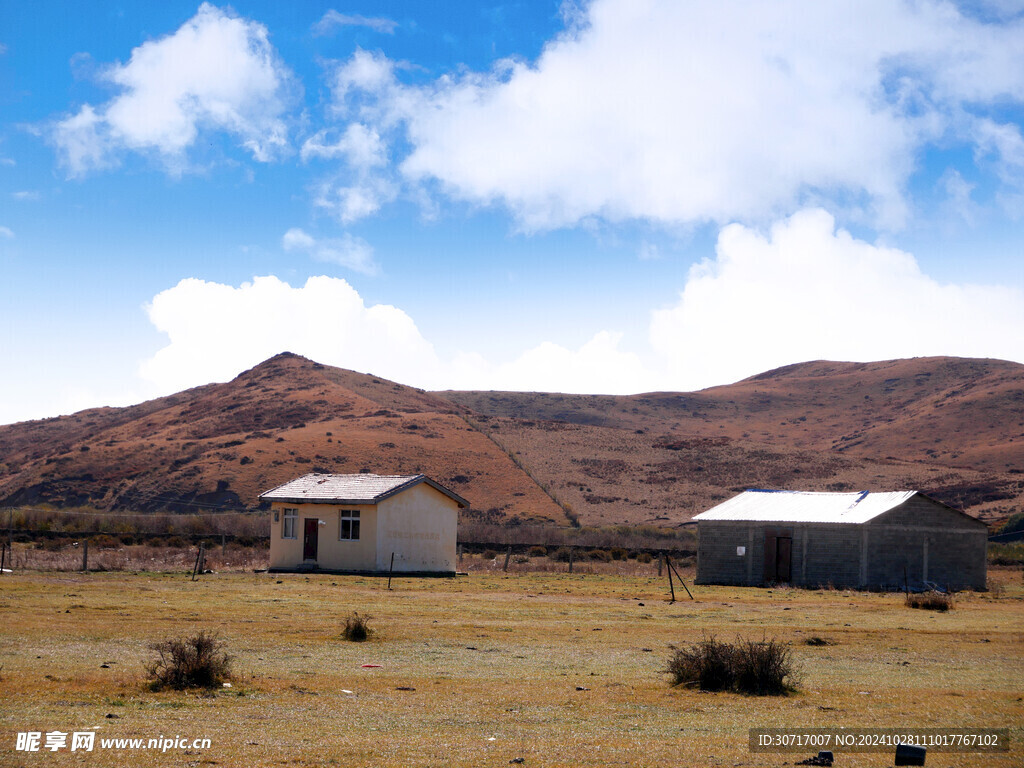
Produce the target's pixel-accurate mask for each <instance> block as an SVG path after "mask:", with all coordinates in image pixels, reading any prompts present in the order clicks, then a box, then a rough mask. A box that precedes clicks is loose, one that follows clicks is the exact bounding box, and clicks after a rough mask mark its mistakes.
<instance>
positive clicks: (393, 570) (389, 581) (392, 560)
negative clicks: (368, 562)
mask: <svg viewBox="0 0 1024 768" xmlns="http://www.w3.org/2000/svg"><path fill="white" fill-rule="evenodd" d="M394 572H395V553H394V552H392V553H391V567H390V568H388V589H389V590H390V589H391V574H392V573H394Z"/></svg>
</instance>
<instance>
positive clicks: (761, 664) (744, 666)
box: [735, 639, 793, 696]
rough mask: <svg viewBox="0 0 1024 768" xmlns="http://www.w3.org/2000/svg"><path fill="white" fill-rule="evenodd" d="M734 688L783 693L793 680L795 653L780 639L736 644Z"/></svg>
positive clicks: (742, 690) (752, 692)
mask: <svg viewBox="0 0 1024 768" xmlns="http://www.w3.org/2000/svg"><path fill="white" fill-rule="evenodd" d="M735 658H736V682H735V689H736V690H737V691H739V692H740V693H750V694H753V695H755V696H782V695H784V694H786V692H787V691H789V690H790V687H791V686H790V685H789V684H787V682H786V681H787V678H788V679H789V681H790V683H792V681H793V656H792V654H791V653H790V651H789V647H788V646H786V645H784V644H783V643H781V642H779V641H778V640H774V639H773V640H760V641H757V640H744V641H740V642H738V643H737V644H736V657H735Z"/></svg>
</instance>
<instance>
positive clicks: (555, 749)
mask: <svg viewBox="0 0 1024 768" xmlns="http://www.w3.org/2000/svg"><path fill="white" fill-rule="evenodd" d="M991 576H992V582H993V584H994V585H996V587H997V588H996V589H993V590H992V591H990V592H989V593H986V594H976V595H975V594H966V595H960V596H958V599H957V602H956V607H955V609H954V610H952V611H949V612H948V613H944V614H939V613H935V612H932V611H920V610H916V611H915V610H910V609H908V608H906V607H905V606H904V604H903V598H902V596H901V595H891V594H889V595H887V594H869V593H859V592H846V591H804V590H791V589H776V590H763V589H744V588H729V587H698V588H696V589H694V595H695V597H696V598H697V599H696V600H695V601H692V602H691V601H689V600H687V599H685V596H684V601H682V602H677V603H674V604H669V603H668V602H667V600H666V597H667V594H666V593H667V589H666V584H665V582H664V581H663V580H659V579H658V578H657V577H656V576H654V575H653V574H650V575H648V574H643V573H635V574H631V575H630V574H612V573H590V574H571V575H570V574H566V573H537V572H529V571H520V572H514V573H508V574H502V573H500V572H488V571H486V570H473V571H471V572H470V575H469V576H466V577H460V578H458V579H451V580H429V579H423V580H418V579H416V580H400V581H396V582H395V583H394V588H393V590H392V591H388V590H387V588H386V580H383V579H373V578H360V577H339V576H321V575H315V576H300V575H290V576H271V575H267V574H253V573H242V572H235V573H223V574H217V575H207V576H204V577H202V578H201V579H199V580H197V581H195V582H192V581H190V580H189V579H188V577H187V576H186V575H183V574H181V573H130V572H120V573H92V574H76V573H61V572H47V571H26V572H16V573H14V574H6V575H4V576H2V577H0V627H2V630H0V665H2V668H0V678H2V680H0V691H2V695H0V765H3V766H67V765H76V766H77V765H93V766H107V765H119V766H151V765H158V766H161V765H175V766H181V765H189V766H212V765H217V766H281V765H288V766H324V765H336V766H346V767H349V766H466V767H467V768H468V767H470V766H472V767H473V768H476V767H478V766H488V765H493V766H505V765H509V763H510V761H512V760H515V759H517V758H523V759H524V761H525V762H524V763H523V764H524V765H526V766H624V765H628V766H646V765H650V766H655V765H657V766H691V765H692V766H698V765H724V766H761V765H764V766H781V765H784V764H792V763H794V762H795V761H796V760H801V759H803V758H806V757H809V756H810V755H812V754H813V753H814V752H815V750H813V749H809V750H807V752H806V753H803V754H751V753H750V752H749V751H748V748H747V732H748V729H749V728H751V727H834V726H848V727H897V726H899V727H949V728H957V727H960V728H966V727H1009V728H1010V729H1011V744H1012V747H1011V752H1010V753H1008V754H1002V755H986V756H984V757H983V758H982V757H981V756H979V755H976V754H950V753H947V754H934V753H930V754H929V756H928V765H930V766H943V767H945V766H954V767H957V768H958V767H960V766H975V765H979V764H984V765H988V766H1011V765H1012V766H1016V765H1021V764H1024V743H1022V739H1024V700H1022V699H1024V682H1022V681H1024V653H1022V651H1024V584H1022V580H1021V572H1020V571H1019V570H1011V569H993V571H992V574H991ZM353 610H358V611H359V613H360V614H364V615H365V614H369V615H370V616H372V617H373V619H372V622H371V626H372V627H374V628H375V629H376V633H375V634H374V636H373V637H372V639H371V640H369V641H368V642H365V643H348V642H345V641H343V640H342V639H341V637H340V635H341V630H342V627H343V623H344V618H345V617H346V616H347V615H348V614H349V613H350V612H351V611H353ZM198 629H207V630H215V631H217V632H218V633H219V634H220V636H221V637H222V638H223V639H224V640H226V641H227V644H228V648H229V650H230V651H231V652H232V653H233V654H234V656H235V661H234V666H235V669H236V671H237V673H238V674H237V677H236V679H235V681H234V682H233V684H232V687H231V688H224V689H221V690H218V691H216V692H213V693H207V694H197V693H174V692H161V693H152V692H150V691H148V690H146V688H145V686H144V684H143V667H144V664H145V662H146V661H147V660H148V659H150V658H151V655H152V654H151V652H150V651H149V650H148V645H149V644H151V643H153V642H155V641H159V640H162V639H164V638H167V637H169V636H175V635H181V634H184V633H186V632H189V631H194V630H198ZM705 634H714V635H717V636H719V637H722V638H725V639H733V638H735V637H737V636H742V637H757V638H759V637H762V636H768V637H775V638H778V639H780V640H782V641H784V642H787V643H791V644H792V649H793V654H794V656H795V657H796V659H797V661H798V663H799V665H800V667H801V683H800V687H799V690H798V692H797V693H795V694H792V695H790V696H787V697H784V698H771V697H768V698H758V697H748V696H742V695H736V694H731V693H715V694H711V693H701V692H698V691H693V690H686V689H680V688H672V687H670V686H669V685H668V677H667V675H665V674H664V672H663V670H664V668H665V666H666V663H667V660H668V657H669V655H670V648H669V646H670V645H672V644H675V645H681V644H687V643H690V642H693V641H696V640H699V639H700V638H701V637H702V636H703V635H705ZM813 637H820V638H823V639H825V640H827V641H828V642H829V643H830V644H828V645H818V646H811V645H807V644H806V641H807V640H808V639H811V638H813ZM104 664H106V665H107V666H106V667H104V666H103V665H104ZM364 664H379V665H380V666H379V667H373V668H364V667H363V666H362V665H364ZM403 689H414V690H403ZM111 716H113V717H111ZM92 728H98V730H97V733H98V735H99V736H98V738H101V737H102V738H112V737H126V738H127V737H141V738H155V737H159V736H168V737H174V736H184V737H188V738H190V739H191V738H209V739H210V740H211V746H210V748H208V749H202V750H189V751H188V752H187V753H186V752H185V751H182V750H175V751H170V752H167V753H166V754H159V753H155V752H152V751H145V750H137V751H129V750H109V751H106V752H102V751H94V752H92V753H90V754H85V755H83V754H81V753H74V754H72V753H70V752H69V751H68V750H67V749H65V750H61V751H59V752H57V753H55V754H54V753H50V752H40V753H32V754H29V753H24V752H17V751H15V734H16V733H18V732H21V731H30V730H32V731H42V732H46V731H52V730H60V731H65V732H72V731H80V730H86V729H92ZM891 764H892V755H891V754H840V755H838V761H837V763H836V765H837V767H838V766H883V765H891Z"/></svg>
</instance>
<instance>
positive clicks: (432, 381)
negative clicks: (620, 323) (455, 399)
mask: <svg viewBox="0 0 1024 768" xmlns="http://www.w3.org/2000/svg"><path fill="white" fill-rule="evenodd" d="M286 238H287V240H288V241H289V242H291V243H294V244H297V245H298V246H300V247H311V246H312V244H313V243H314V242H315V241H314V239H313V238H311V237H310V236H309V235H307V234H306V233H304V232H302V231H301V230H291V231H290V232H289V233H288V234H287V235H286ZM147 312H148V314H149V319H150V321H151V322H152V323H153V325H154V326H155V327H156V328H157V329H158V330H159V331H161V332H163V333H165V334H167V336H168V337H169V339H168V344H167V346H165V347H164V348H163V349H161V350H160V351H159V352H157V353H156V354H155V355H154V356H153V357H152V358H150V359H148V360H146V361H145V362H143V363H142V365H141V367H140V373H141V375H142V378H143V379H145V380H146V381H147V382H149V383H150V384H151V385H153V386H155V388H156V389H157V390H159V391H160V392H164V393H167V392H173V391H177V390H180V389H184V388H186V387H190V386H197V385H199V384H205V383H208V382H210V381H224V380H227V379H230V378H232V377H234V376H236V375H237V374H238V373H239V372H240V371H242V370H245V369H246V368H249V367H252V366H253V365H255V364H257V363H259V362H261V361H262V360H265V359H267V358H268V357H271V356H272V355H275V354H277V353H278V352H281V351H283V350H290V351H292V352H296V353H298V354H301V355H305V356H306V357H309V358H311V359H313V360H317V361H318V362H321V363H325V364H327V365H336V366H339V367H343V368H349V369H353V370H357V371H363V372H367V373H374V374H375V375H379V376H384V377H386V378H389V379H392V380H395V381H399V382H402V383H405V384H410V385H413V386H419V387H426V388H430V389H453V388H462V389H466V388H480V389H516V390H524V391H529V390H533V391H559V392H589V393H608V394H626V393H628V392H635V391H639V390H642V389H643V388H644V384H645V382H648V381H649V380H650V378H649V374H647V373H645V371H644V370H643V367H642V365H641V363H640V360H639V359H638V358H637V356H636V355H635V354H633V353H632V352H628V351H625V350H622V349H620V348H619V345H620V341H621V339H622V336H621V334H618V333H613V332H609V331H601V332H598V333H596V334H595V335H594V336H593V338H591V339H590V340H589V341H588V342H586V343H585V344H583V345H582V346H581V347H580V348H579V349H575V350H573V349H569V348H567V347H564V346H562V345H559V344H554V343H551V342H543V343H540V344H538V345H536V346H535V347H533V348H532V349H529V350H527V351H525V352H523V353H522V354H521V355H519V356H518V357H517V358H515V359H514V360H511V361H505V362H501V361H494V360H490V359H487V358H485V357H484V356H483V355H481V354H479V353H472V352H471V353H462V354H458V355H456V356H455V357H454V358H453V359H450V360H444V359H441V358H440V357H439V356H438V355H437V354H436V353H435V351H434V347H433V345H432V344H431V343H430V342H429V341H428V340H427V339H425V338H424V337H423V336H422V334H421V333H420V331H419V329H418V328H417V327H416V324H415V322H414V321H413V319H412V318H411V317H410V316H409V315H407V314H406V313H405V312H403V311H402V310H401V309H398V308H396V307H393V306H387V305H375V306H367V305H366V304H365V302H364V301H363V299H362V298H361V297H360V295H359V293H358V292H357V291H356V290H355V289H354V288H353V287H352V286H351V285H349V284H348V283H347V282H346V281H344V280H342V279H339V278H332V277H324V276H321V277H311V278H309V279H308V280H307V281H306V283H305V285H303V286H300V287H292V286H290V285H288V284H287V283H286V282H284V281H282V280H280V279H279V278H277V277H273V276H266V277H256V278H254V279H253V280H252V281H251V282H247V283H243V284H242V285H240V286H238V287H235V286H231V285H224V284H220V283H214V282H207V281H204V280H198V279H195V278H189V279H186V280H182V281H181V282H180V283H178V284H177V285H176V286H174V287H173V288H169V289H167V290H165V291H163V292H161V293H159V294H157V295H156V296H155V297H154V298H153V301H152V302H151V303H150V304H149V306H148V307H147Z"/></svg>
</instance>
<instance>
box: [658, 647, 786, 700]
mask: <svg viewBox="0 0 1024 768" xmlns="http://www.w3.org/2000/svg"><path fill="white" fill-rule="evenodd" d="M667 671H668V673H669V674H671V675H672V684H673V685H685V686H688V687H697V688H700V689H701V690H702V691H736V692H737V693H749V694H754V695H756V696H768V695H770V696H778V695H782V694H785V693H787V692H788V691H789V690H791V689H792V686H793V683H794V664H793V658H792V654H791V653H790V651H789V648H788V647H787V646H785V645H783V644H782V643H781V642H779V641H778V640H774V639H773V640H737V641H736V643H726V642H722V641H719V640H716V639H715V638H714V637H706V638H704V639H703V640H701V641H700V642H699V643H697V644H696V645H692V646H690V647H689V648H677V649H675V652H674V653H673V655H672V657H671V658H670V659H669V663H668V670H667Z"/></svg>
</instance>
